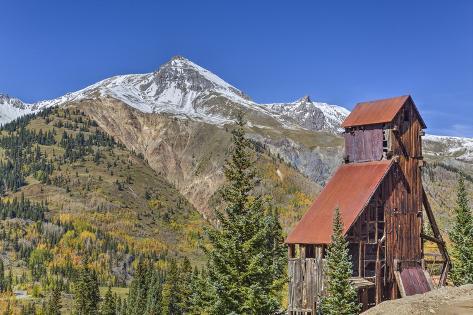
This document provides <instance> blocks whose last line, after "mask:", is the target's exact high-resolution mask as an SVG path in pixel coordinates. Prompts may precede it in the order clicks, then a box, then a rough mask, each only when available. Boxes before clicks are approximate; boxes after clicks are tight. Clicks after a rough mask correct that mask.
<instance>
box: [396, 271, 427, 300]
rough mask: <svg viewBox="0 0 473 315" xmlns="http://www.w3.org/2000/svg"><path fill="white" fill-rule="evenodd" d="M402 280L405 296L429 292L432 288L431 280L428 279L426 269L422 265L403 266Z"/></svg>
mask: <svg viewBox="0 0 473 315" xmlns="http://www.w3.org/2000/svg"><path fill="white" fill-rule="evenodd" d="M400 280H401V281H402V284H400V285H399V286H401V285H402V288H403V290H402V291H401V293H404V294H405V296H410V295H414V294H420V293H425V292H429V291H430V290H431V287H430V284H429V281H428V280H427V277H426V274H425V271H424V270H423V269H422V267H420V266H419V267H408V268H403V269H402V271H401V272H400Z"/></svg>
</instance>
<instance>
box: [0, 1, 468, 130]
mask: <svg viewBox="0 0 473 315" xmlns="http://www.w3.org/2000/svg"><path fill="white" fill-rule="evenodd" d="M0 8H1V11H2V14H1V18H0V43H1V44H0V92H4V93H8V94H10V95H12V96H16V97H19V98H21V99H23V100H24V101H28V102H33V101H37V100H41V99H47V98H53V97H57V96H60V95H63V94H64V93H66V92H70V91H75V90H78V89H80V88H83V87H85V86H87V85H89V84H92V83H94V82H96V81H98V80H101V79H104V78H106V77H109V76H112V75H116V74H125V73H141V72H150V71H153V70H155V69H156V68H158V67H159V65H161V64H162V63H164V62H166V61H167V60H168V59H170V58H171V57H172V56H173V55H183V56H185V57H187V58H189V59H191V60H192V61H194V62H196V63H197V64H200V65H201V66H203V67H205V68H207V69H209V70H211V71H213V72H215V73H216V74H218V75H219V76H221V77H222V78H223V79H225V80H226V81H228V82H229V83H231V84H233V85H235V86H236V87H238V88H239V89H241V90H243V91H244V92H246V93H247V94H249V95H250V96H251V97H252V98H253V99H254V100H256V101H258V102H276V101H278V102H280V101H292V100H295V99H297V98H299V97H302V96H303V95H310V96H311V97H312V99H315V100H320V101H325V102H328V103H332V104H337V105H342V106H345V107H347V108H349V109H351V108H352V107H353V106H354V104H355V103H356V102H359V101H365V100H370V99H377V98H384V97H390V96H395V95H401V94H412V96H413V97H414V100H415V101H416V103H417V105H418V107H419V108H420V110H421V114H422V115H423V116H424V118H425V121H426V123H427V126H428V130H427V132H429V133H434V134H448V135H458V136H469V137H473V1H460V0H457V1H427V0H425V1H387V0H386V1H380V0H377V1H374V0H373V1H368V0H364V1H313V0H312V1H241V0H240V1H205V0H201V1H184V0H182V1H136V0H135V1H131V0H130V1H118V0H116V1H105V0H102V1H34V0H30V1H26V0H25V1H13V0H12V1H2V3H1V4H0Z"/></svg>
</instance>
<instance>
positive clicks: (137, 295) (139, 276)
mask: <svg viewBox="0 0 473 315" xmlns="http://www.w3.org/2000/svg"><path fill="white" fill-rule="evenodd" d="M147 275H148V267H147V265H146V263H145V261H144V260H143V259H142V258H140V259H139V261H138V265H137V267H136V272H135V275H134V278H133V281H132V283H131V285H130V293H129V296H128V303H127V314H129V315H141V314H143V307H146V302H147V290H148V285H147Z"/></svg>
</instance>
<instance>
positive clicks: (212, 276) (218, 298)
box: [207, 115, 285, 314]
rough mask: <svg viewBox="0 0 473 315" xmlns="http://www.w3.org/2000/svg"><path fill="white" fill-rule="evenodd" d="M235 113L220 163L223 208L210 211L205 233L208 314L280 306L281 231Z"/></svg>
mask: <svg viewBox="0 0 473 315" xmlns="http://www.w3.org/2000/svg"><path fill="white" fill-rule="evenodd" d="M244 125H245V123H244V122H243V117H242V116H241V115H239V117H238V121H237V126H236V128H235V129H234V130H233V131H232V138H233V147H232V150H231V156H230V158H229V159H228V160H227V161H226V165H225V169H224V172H225V177H226V180H227V184H226V186H225V188H224V190H223V200H224V202H225V206H226V207H225V209H224V211H223V212H220V211H216V217H217V219H218V223H219V227H218V228H213V229H209V230H208V235H209V240H210V243H211V246H210V248H209V249H208V250H207V255H208V261H209V263H208V264H209V267H208V271H209V282H210V286H211V289H212V291H213V292H214V300H213V301H212V303H211V304H212V307H211V309H210V310H209V311H210V312H211V313H213V314H229V313H236V314H271V313H274V312H275V311H276V310H277V309H278V308H279V306H280V297H279V292H280V291H281V287H282V285H283V283H284V272H282V271H283V270H284V266H285V253H284V246H283V238H282V230H281V229H280V228H278V226H279V223H278V224H275V221H274V216H273V213H272V211H271V210H268V209H267V207H266V204H267V203H266V202H265V200H264V198H263V197H261V196H259V195H258V194H256V193H255V191H254V190H255V187H256V185H257V183H258V179H257V174H256V169H255V167H254V164H255V159H254V157H253V154H252V150H251V143H250V142H249V140H248V139H246V137H245V132H244Z"/></svg>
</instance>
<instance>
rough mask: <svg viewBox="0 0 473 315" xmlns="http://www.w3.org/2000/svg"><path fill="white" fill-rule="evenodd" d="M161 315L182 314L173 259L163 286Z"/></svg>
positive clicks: (177, 275)
mask: <svg viewBox="0 0 473 315" xmlns="http://www.w3.org/2000/svg"><path fill="white" fill-rule="evenodd" d="M162 294H163V315H177V314H183V311H182V309H181V306H182V303H181V302H182V300H181V297H182V296H181V294H180V279H179V269H178V266H177V263H176V261H175V260H174V259H172V260H171V261H170V264H169V270H168V273H167V276H166V281H165V283H164V286H163V293H162Z"/></svg>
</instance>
